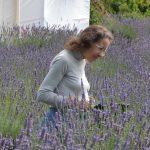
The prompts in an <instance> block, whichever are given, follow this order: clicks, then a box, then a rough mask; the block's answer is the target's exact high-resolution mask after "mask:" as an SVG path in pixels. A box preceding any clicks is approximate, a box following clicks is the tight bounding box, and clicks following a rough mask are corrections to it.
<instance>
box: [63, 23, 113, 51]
mask: <svg viewBox="0 0 150 150" xmlns="http://www.w3.org/2000/svg"><path fill="white" fill-rule="evenodd" d="M104 38H108V39H109V40H110V41H111V42H112V41H113V39H114V37H113V35H112V33H111V32H110V31H109V30H108V29H107V28H106V27H104V26H100V25H90V26H89V27H87V28H85V29H84V30H82V31H81V32H80V33H79V34H78V35H77V36H73V37H71V38H70V40H69V41H68V42H67V43H65V45H64V48H65V49H67V50H77V51H80V50H86V49H89V48H90V47H91V46H92V44H93V43H96V42H99V41H101V40H102V39H104Z"/></svg>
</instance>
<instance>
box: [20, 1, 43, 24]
mask: <svg viewBox="0 0 150 150" xmlns="http://www.w3.org/2000/svg"><path fill="white" fill-rule="evenodd" d="M19 6H20V7H19V9H20V19H19V25H20V26H22V25H24V26H26V25H29V24H30V25H32V24H35V25H39V24H40V25H42V26H43V25H44V24H43V21H44V3H43V0H20V2H19Z"/></svg>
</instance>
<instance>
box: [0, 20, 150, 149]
mask: <svg viewBox="0 0 150 150" xmlns="http://www.w3.org/2000/svg"><path fill="white" fill-rule="evenodd" d="M119 21H120V22H121V23H122V24H125V25H128V26H130V27H132V28H135V29H136V31H137V33H138V34H137V37H136V38H135V39H132V40H131V39H130V38H129V39H128V38H127V37H124V36H122V34H121V33H118V32H115V33H114V35H115V41H114V43H113V44H112V45H111V47H110V48H109V50H108V54H107V55H106V57H105V58H104V59H102V60H97V61H96V62H94V63H93V64H91V65H89V64H87V65H86V68H85V71H86V75H87V78H88V81H89V82H90V85H91V88H90V91H89V94H90V95H92V96H93V97H94V98H95V100H96V103H97V104H101V105H102V106H103V109H96V108H94V109H91V110H88V111H84V110H83V109H76V108H77V107H72V108H71V109H67V110H66V118H65V121H64V120H63V118H62V117H61V115H60V111H58V112H57V114H56V127H55V128H54V130H53V131H52V133H49V131H48V127H43V128H39V126H38V125H39V122H40V119H41V117H42V116H43V115H44V113H45V112H46V111H47V110H48V107H49V106H48V105H46V104H42V103H38V102H37V101H36V94H37V90H38V88H39V85H40V84H41V82H42V80H43V78H44V76H45V74H46V73H47V72H48V70H49V64H50V62H51V60H52V59H53V57H54V56H55V55H56V54H57V53H58V52H59V51H61V50H62V49H63V44H64V43H65V41H66V40H67V39H68V38H69V37H70V36H72V35H75V34H76V29H74V30H73V31H70V30H69V29H68V28H65V27H64V28H62V29H56V28H55V27H52V28H49V27H40V26H39V27H35V26H33V27H30V26H29V27H26V28H24V27H22V28H19V27H18V26H15V27H13V28H10V27H8V28H7V27H2V28H1V38H0V54H1V55H0V89H1V90H0V97H1V98H0V133H1V134H0V149H4V150H7V149H9V150H11V149H15V150H35V149H39V150H54V149H58V150H65V149H67V150H88V149H90V150H91V149H93V150H113V149H114V150H121V149H124V150H129V149H131V150H132V149H133V150H134V149H142V150H146V149H149V147H150V140H149V139H150V124H149V122H150V119H149V118H150V93H149V91H150V86H149V85H150V59H149V57H148V56H150V51H149V47H150V41H149V38H150V37H149V36H150V34H149V32H148V29H149V24H150V18H146V19H145V20H144V21H143V20H138V19H130V18H128V19H127V18H120V19H119ZM20 30H21V34H20V32H19V31H20ZM75 104H76V103H73V104H71V105H75ZM123 106H124V107H123Z"/></svg>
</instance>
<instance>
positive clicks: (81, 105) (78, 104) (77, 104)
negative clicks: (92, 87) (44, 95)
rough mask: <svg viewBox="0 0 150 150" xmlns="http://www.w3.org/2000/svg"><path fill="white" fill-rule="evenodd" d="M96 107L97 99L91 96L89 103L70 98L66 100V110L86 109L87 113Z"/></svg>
mask: <svg viewBox="0 0 150 150" xmlns="http://www.w3.org/2000/svg"><path fill="white" fill-rule="evenodd" d="M94 106H95V99H94V98H93V97H92V96H90V97H89V101H87V100H78V99H77V97H68V98H67V99H65V108H71V109H74V108H77V109H84V110H85V111H87V110H90V109H93V108H94Z"/></svg>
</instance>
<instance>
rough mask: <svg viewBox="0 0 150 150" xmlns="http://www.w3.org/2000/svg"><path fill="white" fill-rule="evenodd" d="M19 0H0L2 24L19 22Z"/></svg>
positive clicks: (0, 23) (0, 19)
mask: <svg viewBox="0 0 150 150" xmlns="http://www.w3.org/2000/svg"><path fill="white" fill-rule="evenodd" d="M18 13H19V12H18V1H17V0H0V25H2V24H3V23H5V24H8V25H14V24H16V23H17V22H18V19H19V18H18Z"/></svg>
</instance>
